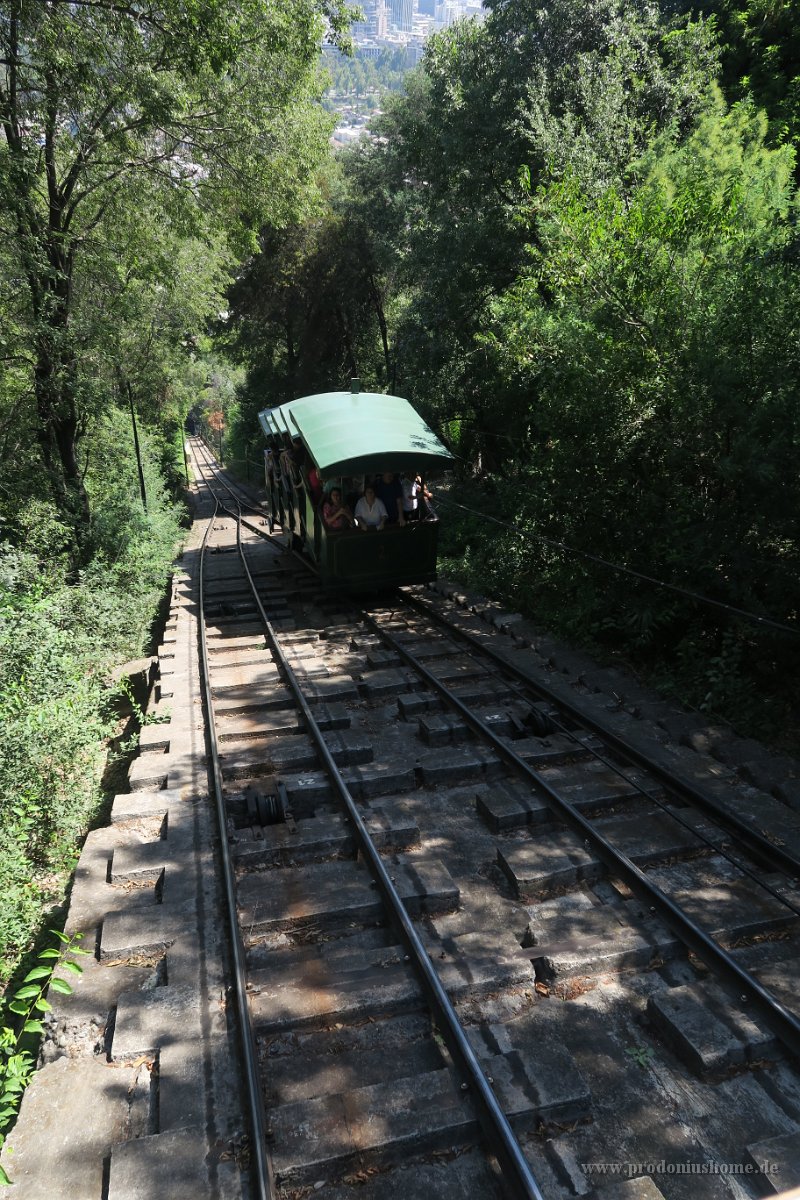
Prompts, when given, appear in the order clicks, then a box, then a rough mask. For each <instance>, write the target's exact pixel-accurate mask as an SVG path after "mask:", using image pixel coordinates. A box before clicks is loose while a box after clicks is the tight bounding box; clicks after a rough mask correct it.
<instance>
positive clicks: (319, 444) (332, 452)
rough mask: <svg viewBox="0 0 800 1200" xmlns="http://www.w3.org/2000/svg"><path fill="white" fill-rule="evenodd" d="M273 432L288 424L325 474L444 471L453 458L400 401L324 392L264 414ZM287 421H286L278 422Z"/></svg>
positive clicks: (373, 395)
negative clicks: (381, 471)
mask: <svg viewBox="0 0 800 1200" xmlns="http://www.w3.org/2000/svg"><path fill="white" fill-rule="evenodd" d="M262 417H266V418H267V420H268V422H269V424H271V425H272V426H273V428H274V429H276V430H277V429H280V427H281V423H283V422H285V424H286V425H287V426H288V428H289V430H290V431H291V433H292V434H293V436H297V435H298V434H299V436H300V437H301V438H302V440H303V442H304V443H305V446H306V449H307V450H308V452H309V454H310V455H311V457H312V458H313V460H314V462H315V463H316V465H317V468H318V470H319V471H320V472H321V473H322V474H323V475H328V476H330V475H361V474H363V473H364V472H367V471H376V470H385V471H400V470H403V469H405V470H410V469H415V470H431V469H432V468H434V467H438V468H439V469H440V470H441V469H444V468H446V467H448V466H449V465H450V463H452V461H453V456H452V454H451V453H450V452H449V450H447V449H446V447H445V446H443V445H442V443H441V442H440V441H439V439H438V438H437V437H436V434H435V433H433V431H432V430H431V429H429V428H428V426H427V425H426V424H425V422H424V421H423V420H422V417H420V416H419V415H418V413H416V412H415V411H414V409H413V408H412V407H411V405H410V404H409V402H408V401H407V400H404V399H403V398H402V397H401V396H385V395H383V394H382V393H379V392H322V393H320V394H318V395H316V396H303V397H302V398H301V399H299V400H291V401H289V402H288V403H287V404H282V405H280V406H279V407H278V408H274V409H266V410H265V411H264V412H263V413H259V421H261V427H262V429H265V432H266V428H265V421H264V420H262ZM280 418H282V422H280V421H279V419H280Z"/></svg>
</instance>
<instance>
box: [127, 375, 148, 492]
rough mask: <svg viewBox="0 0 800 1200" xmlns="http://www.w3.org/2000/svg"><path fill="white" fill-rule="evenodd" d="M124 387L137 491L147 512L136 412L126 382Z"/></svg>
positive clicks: (131, 394) (128, 384)
mask: <svg viewBox="0 0 800 1200" xmlns="http://www.w3.org/2000/svg"><path fill="white" fill-rule="evenodd" d="M125 386H126V387H127V389H128V404H129V405H130V410H131V425H132V426H133V445H134V447H135V449H136V466H137V467H138V468H139V491H140V492H141V494H142V508H143V509H144V511H145V512H147V492H146V491H145V486H144V471H143V470H142V452H141V450H140V449H139V431H138V429H137V428H136V412H135V410H134V407H133V391H132V390H131V385H130V383H128V381H127V380H126V381H125Z"/></svg>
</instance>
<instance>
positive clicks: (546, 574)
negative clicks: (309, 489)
mask: <svg viewBox="0 0 800 1200" xmlns="http://www.w3.org/2000/svg"><path fill="white" fill-rule="evenodd" d="M792 8H793V5H792V4H785V5H777V6H776V7H775V13H774V14H773V15H774V16H775V18H776V20H777V19H778V18H780V20H779V23H780V21H783V20H784V19H786V20H788V19H789V18H790V15H791V14H790V10H791V9H792ZM754 12H755V10H754V9H752V7H751V6H749V5H739V6H737V4H736V3H735V0H730V3H729V4H726V5H722V4H720V5H719V6H717V8H716V9H715V11H714V12H713V13H708V14H707V15H706V17H705V18H700V19H696V18H694V17H692V16H689V15H682V14H681V12H680V9H679V6H677V5H674V4H670V5H668V6H667V5H664V6H663V7H662V8H659V7H658V5H656V4H648V3H643V4H637V5H634V6H631V5H625V4H623V3H621V0H591V2H590V3H588V4H587V3H582V2H581V3H579V2H578V0H555V2H552V3H551V2H548V3H547V4H545V3H544V2H543V0H504V2H503V3H499V2H497V3H494V4H492V5H491V13H490V15H489V17H488V19H487V20H486V22H485V23H484V24H482V25H481V24H476V23H469V22H467V23H461V24H459V25H457V26H455V27H453V28H451V29H449V30H447V31H446V32H445V33H443V34H441V35H438V36H437V37H435V38H433V39H432V40H431V42H430V43H429V45H428V48H427V52H426V56H425V58H424V61H423V63H422V66H421V68H420V69H419V70H418V71H416V72H413V73H412V74H411V75H410V76H409V77H408V80H407V89H406V94H405V95H404V96H402V97H400V98H397V99H396V100H394V101H392V100H390V101H389V102H388V103H387V105H386V112H385V113H384V115H383V116H382V117H380V118H379V119H378V120H377V121H376V123H375V125H374V134H375V135H376V136H374V137H373V138H372V139H371V140H368V141H364V142H362V143H361V144H359V145H358V146H357V147H356V148H355V149H354V151H353V152H352V153H350V154H349V155H347V156H343V157H342V158H341V159H340V160H339V162H338V166H337V170H338V175H337V176H336V177H334V178H333V179H332V180H331V182H330V183H329V184H328V208H327V212H325V213H322V214H317V215H316V217H315V219H314V222H313V223H308V222H305V223H302V224H300V225H296V226H291V227H288V228H287V227H282V228H279V229H274V228H268V229H267V230H266V231H265V233H264V234H263V235H262V249H261V254H260V255H258V256H256V257H255V258H254V259H253V260H252V261H251V262H250V263H249V264H248V265H247V267H246V269H245V270H244V271H243V272H242V273H241V275H240V277H239V280H238V282H237V284H236V286H235V288H234V290H233V292H232V294H231V309H230V313H231V318H232V320H231V322H230V332H229V335H228V336H229V344H230V347H231V348H232V349H233V350H234V352H235V353H236V354H237V355H238V357H239V360H240V361H241V362H242V363H244V364H245V365H246V366H247V368H248V376H247V381H246V384H245V386H244V387H243V388H242V389H241V392H240V397H239V419H240V422H241V425H242V427H245V426H247V427H249V428H251V429H252V428H254V418H255V412H256V410H257V408H258V407H261V406H262V405H263V402H264V399H265V397H268V398H274V399H277V400H279V399H282V398H283V397H284V396H286V395H289V394H298V393H302V392H309V391H313V390H317V389H324V388H326V387H330V386H331V385H334V384H341V383H342V382H343V381H344V380H345V379H346V378H347V376H348V375H350V374H357V375H360V376H361V377H362V379H363V380H364V381H365V382H366V383H367V384H368V385H370V386H372V387H374V388H375V389H376V390H381V389H387V390H397V391H400V392H401V393H402V394H405V395H408V396H409V398H411V399H412V400H414V401H416V402H418V403H419V404H420V405H421V407H422V408H423V409H424V411H425V412H426V414H427V415H428V416H429V418H430V419H431V420H432V421H433V422H434V424H436V425H437V426H438V427H439V429H440V430H441V431H442V432H443V434H444V435H445V436H446V437H447V438H448V439H449V440H450V443H451V445H452V446H453V448H454V449H455V450H456V452H457V453H458V455H459V458H460V461H461V474H462V475H463V477H464V478H465V480H471V483H470V484H469V487H468V489H467V490H468V494H469V495H470V496H471V497H472V505H473V507H476V508H481V507H486V506H487V505H490V506H491V507H492V511H493V512H495V513H496V515H497V516H498V517H501V518H504V519H506V520H508V519H510V520H513V521H514V522H515V523H517V524H518V525H519V526H521V527H522V529H523V530H524V531H526V532H527V533H529V534H531V535H532V536H533V539H534V540H533V541H532V542H526V541H523V540H520V539H519V538H518V537H517V536H516V535H514V534H508V535H498V534H497V532H496V531H492V532H491V533H488V534H487V530H486V526H485V524H484V525H481V523H479V522H476V521H474V520H473V521H472V522H471V523H470V524H469V526H463V524H461V523H457V525H458V528H459V529H460V531H461V532H460V541H459V540H456V541H455V542H454V543H451V551H452V553H454V554H455V556H456V559H458V558H459V557H460V556H461V554H463V553H464V552H465V551H467V547H468V548H469V549H468V552H467V562H466V568H468V569H472V570H473V571H474V575H475V577H476V578H480V579H481V580H482V581H483V582H485V581H486V579H487V576H488V578H490V579H492V580H493V581H494V584H495V586H496V588H497V589H499V590H500V591H502V592H503V593H504V594H505V595H507V596H509V597H510V598H512V599H513V600H514V602H515V603H517V604H521V605H522V606H523V607H525V608H526V610H527V611H529V612H533V613H537V614H538V615H540V616H541V617H543V618H545V619H547V620H549V621H550V622H552V623H554V624H556V625H557V626H558V627H559V628H561V629H562V631H564V632H567V633H568V634H569V635H570V636H571V637H573V638H575V637H578V638H582V639H583V640H588V641H590V642H591V643H592V645H594V646H595V647H597V648H602V647H605V648H606V649H608V650H614V651H617V652H619V651H622V652H624V653H626V654H627V655H628V656H629V657H631V656H632V657H634V658H635V659H636V660H637V661H638V662H640V663H645V664H647V665H648V667H649V668H650V669H651V670H654V671H655V672H656V674H657V675H658V677H659V678H660V679H662V680H664V681H666V682H668V683H671V684H672V685H673V686H674V687H676V688H677V689H678V690H679V691H680V692H681V694H683V695H685V696H686V697H688V698H689V699H690V700H691V701H693V702H695V703H700V704H703V705H705V706H706V707H708V708H720V709H721V710H722V711H723V712H728V713H729V714H733V715H734V716H735V717H736V719H737V720H739V721H740V722H742V723H744V724H750V726H751V727H752V728H758V730H759V731H760V732H761V733H767V734H769V735H771V736H774V737H778V738H779V737H781V736H783V735H784V733H785V731H784V730H783V729H782V728H781V725H782V723H783V722H784V721H785V720H786V719H787V717H790V714H791V710H792V706H793V704H794V703H795V701H796V697H795V695H794V694H793V688H792V685H791V670H792V664H794V667H795V669H796V666H797V665H800V654H798V648H797V645H796V643H797V642H798V639H797V637H796V636H795V637H794V638H792V636H791V635H785V636H783V635H780V634H778V633H775V634H774V636H772V635H770V636H767V637H764V636H762V635H761V634H759V633H758V631H756V630H755V629H754V627H753V626H751V625H748V624H747V623H738V622H734V621H731V620H730V619H729V618H726V617H724V616H721V615H720V613H719V612H718V611H714V610H705V609H703V608H702V606H701V607H699V608H698V607H696V606H694V605H691V604H686V603H684V602H682V601H679V600H678V599H677V598H676V597H675V596H674V594H669V593H667V592H664V591H659V590H658V589H653V588H652V587H647V586H644V585H643V586H641V587H638V586H637V587H631V586H630V583H629V582H628V581H626V580H625V578H624V577H618V576H616V575H615V574H614V573H613V572H610V571H608V570H607V569H606V568H602V567H590V566H589V565H588V564H587V562H586V560H585V559H580V558H575V557H571V556H569V555H567V556H565V555H564V554H563V553H561V552H555V551H553V550H552V548H550V549H548V548H547V546H546V545H545V543H542V542H541V541H540V542H539V543H538V544H537V542H536V537H537V536H541V535H545V536H547V537H550V538H555V539H560V540H562V541H565V542H569V543H571V544H573V545H574V546H575V547H576V548H577V549H579V550H582V551H585V552H590V553H593V554H595V555H600V556H602V557H604V558H606V559H609V560H612V561H614V562H617V563H621V564H627V565H628V566H630V567H632V568H635V569H637V570H639V571H643V572H645V573H647V574H650V575H655V576H657V577H659V578H662V579H664V580H666V581H669V582H672V583H675V584H677V585H681V586H683V587H686V588H689V589H690V590H692V591H695V592H700V593H704V594H706V595H708V596H710V597H711V598H714V599H717V600H720V601H723V602H726V603H729V604H732V605H735V606H737V607H741V608H745V609H748V610H753V611H755V612H757V613H762V614H765V615H771V616H772V617H774V618H775V619H776V620H777V621H778V622H789V623H796V620H797V610H796V605H797V601H796V592H795V589H794V586H793V582H792V581H793V579H795V578H796V577H797V574H798V567H800V542H799V541H798V538H799V537H800V531H799V530H798V516H799V515H800V488H799V487H798V483H797V472H796V471H795V470H793V464H794V462H795V461H796V459H797V457H798V452H799V451H800V426H799V425H798V414H797V395H798V392H800V350H799V347H800V328H798V320H799V318H798V315H797V314H798V311H800V277H799V276H798V272H797V264H798V257H800V239H798V230H797V199H796V195H795V187H796V184H795V182H794V180H795V174H794V172H795V169H796V133H797V130H796V127H795V125H794V124H793V120H794V118H793V117H792V115H791V112H790V109H791V105H792V104H793V103H794V101H795V100H796V96H797V94H798V92H797V87H798V84H797V80H796V79H792V77H791V70H792V64H791V60H790V57H789V58H786V59H784V58H783V57H781V54H778V53H777V52H773V51H772V50H770V46H772V42H770V35H769V28H771V22H772V17H770V21H768V22H765V23H764V24H763V25H762V26H760V27H759V32H758V35H756V32H755V26H754V15H753V14H754ZM734 26H735V27H736V29H738V31H739V33H738V34H737V36H736V37H735V36H734V33H733V32H732V31H733V29H734ZM745 45H746V47H747V48H748V50H747V52H748V54H749V55H750V60H748V61H752V63H753V64H755V63H756V62H758V63H760V64H761V66H762V67H763V68H764V70H763V71H761V73H760V74H759V72H758V71H756V69H755V66H753V69H752V70H750V69H749V68H748V69H747V71H745V68H744V67H743V66H742V61H743V60H742V53H743V50H742V47H743V46H745ZM767 63H769V64H770V69H771V70H772V75H771V76H770V80H771V82H770V80H768V79H767V77H766V74H765V72H766V65H765V64H767ZM751 91H752V93H753V98H751V94H750V93H751ZM462 496H463V493H462ZM461 567H462V569H465V565H464V563H463V562H462V563H461ZM781 667H783V668H784V669H783V670H782V669H781ZM765 693H766V694H767V695H768V696H769V697H771V700H768V701H767V703H766V704H765Z"/></svg>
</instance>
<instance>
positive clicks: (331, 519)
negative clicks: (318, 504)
mask: <svg viewBox="0 0 800 1200" xmlns="http://www.w3.org/2000/svg"><path fill="white" fill-rule="evenodd" d="M322 519H323V521H324V522H325V526H326V528H328V529H330V530H332V531H333V532H336V531H338V530H341V529H347V528H349V527H352V526H353V524H354V523H355V522H354V521H353V514H352V513H351V512H350V509H349V508H348V507H347V505H346V504H344V503H343V501H342V491H341V488H338V487H335V488H331V490H330V495H329V496H328V498H327V500H326V501H325V502H324V504H323V505H322Z"/></svg>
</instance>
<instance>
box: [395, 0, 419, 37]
mask: <svg viewBox="0 0 800 1200" xmlns="http://www.w3.org/2000/svg"><path fill="white" fill-rule="evenodd" d="M413 17H414V0H391V22H392V25H394V27H395V29H396V30H397V31H398V32H399V33H411V26H412V22H413Z"/></svg>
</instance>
